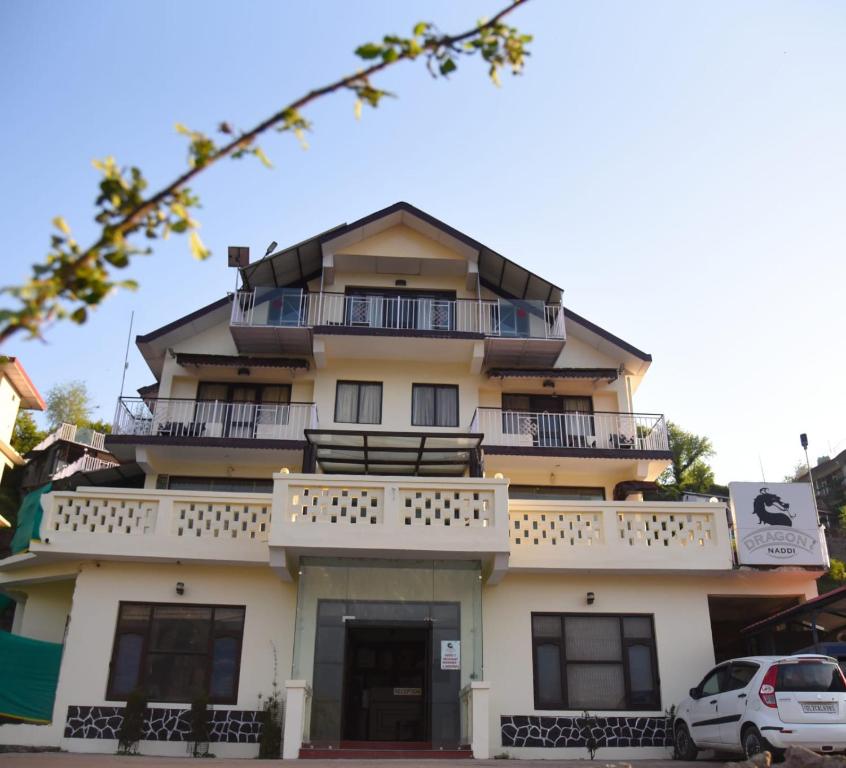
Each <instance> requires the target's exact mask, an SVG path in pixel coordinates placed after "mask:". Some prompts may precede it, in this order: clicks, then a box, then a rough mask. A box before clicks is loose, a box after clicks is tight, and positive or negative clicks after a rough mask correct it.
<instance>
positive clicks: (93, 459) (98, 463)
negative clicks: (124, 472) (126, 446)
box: [51, 454, 119, 480]
mask: <svg viewBox="0 0 846 768" xmlns="http://www.w3.org/2000/svg"><path fill="white" fill-rule="evenodd" d="M117 466H119V464H118V462H117V461H110V460H109V459H101V458H100V457H99V456H92V455H91V454H85V455H84V456H80V457H79V458H78V459H77V460H76V461H72V462H71V463H70V464H65V466H63V467H61V468H60V469H59V470H58V471H56V472H55V473H54V474H53V476H52V478H51V479H52V480H59V479H60V478H62V477H70V476H71V475H73V474H76V473H77V472H96V471H97V470H98V469H106V468H108V467H117Z"/></svg>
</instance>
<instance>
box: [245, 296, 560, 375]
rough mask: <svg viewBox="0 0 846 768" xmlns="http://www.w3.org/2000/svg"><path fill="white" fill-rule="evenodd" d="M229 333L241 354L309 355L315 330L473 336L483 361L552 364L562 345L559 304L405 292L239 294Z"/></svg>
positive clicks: (324, 331)
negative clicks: (482, 351)
mask: <svg viewBox="0 0 846 768" xmlns="http://www.w3.org/2000/svg"><path fill="white" fill-rule="evenodd" d="M230 329H231V332H232V337H233V339H234V341H235V344H236V346H237V347H238V349H239V351H240V352H245V353H246V352H250V353H255V352H259V353H261V352H264V353H268V352H278V353H284V354H310V353H311V351H312V335H313V334H314V333H318V334H324V335H331V334H347V335H349V334H362V335H379V336H425V337H436V338H469V339H473V338H478V339H484V340H485V357H486V361H487V363H488V364H489V365H552V364H553V363H554V362H555V360H556V359H557V357H558V354H559V353H560V352H561V350H562V348H563V346H564V342H565V336H566V335H565V329H564V311H563V309H562V307H561V306H560V305H559V304H545V303H544V302H542V301H534V300H520V299H496V300H488V299H485V300H483V299H455V298H449V297H447V296H444V295H438V294H436V293H432V294H414V293H411V292H408V293H404V292H403V293H400V292H395V293H390V292H385V293H377V292H375V290H374V292H373V293H365V292H360V293H355V294H352V293H346V294H344V293H330V292H319V293H306V292H304V291H300V290H291V289H284V288H264V289H262V288H257V289H255V290H252V291H239V292H238V293H237V294H236V296H235V300H234V301H233V303H232V316H231V321H230Z"/></svg>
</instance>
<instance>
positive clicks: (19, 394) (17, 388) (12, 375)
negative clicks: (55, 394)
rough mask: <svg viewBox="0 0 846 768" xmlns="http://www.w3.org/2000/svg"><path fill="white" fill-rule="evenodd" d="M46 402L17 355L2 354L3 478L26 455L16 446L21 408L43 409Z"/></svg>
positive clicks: (0, 430)
mask: <svg viewBox="0 0 846 768" xmlns="http://www.w3.org/2000/svg"><path fill="white" fill-rule="evenodd" d="M45 407H46V406H45V403H44V400H43V398H42V397H41V395H40V394H39V393H38V390H37V389H36V388H35V385H34V384H33V383H32V381H30V378H29V376H27V373H26V371H25V370H24V368H23V366H22V365H21V362H20V360H18V359H17V358H16V357H8V356H6V355H0V478H2V477H3V470H4V469H11V468H12V467H17V466H20V465H22V464H23V463H24V460H23V457H22V456H21V455H20V454H19V453H18V452H17V451H16V450H15V449H14V448H13V447H12V433H13V432H14V430H15V421H17V418H18V411H19V410H20V409H21V408H23V409H24V410H32V411H43V410H44V408H45Z"/></svg>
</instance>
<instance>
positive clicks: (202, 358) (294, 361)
mask: <svg viewBox="0 0 846 768" xmlns="http://www.w3.org/2000/svg"><path fill="white" fill-rule="evenodd" d="M176 363H177V365H183V366H184V365H194V366H207V365H219V366H227V367H233V368H234V367H244V368H294V369H302V370H308V368H309V364H308V361H307V360H303V359H301V358H275V357H251V356H249V355H209V354H198V353H194V352H177V353H176Z"/></svg>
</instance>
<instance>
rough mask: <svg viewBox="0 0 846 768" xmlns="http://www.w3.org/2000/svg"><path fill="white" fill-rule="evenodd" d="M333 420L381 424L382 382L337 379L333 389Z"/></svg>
mask: <svg viewBox="0 0 846 768" xmlns="http://www.w3.org/2000/svg"><path fill="white" fill-rule="evenodd" d="M335 421H336V422H338V423H343V424H381V423H382V384H381V383H380V382H371V381H339V382H338V385H337V388H336V390H335Z"/></svg>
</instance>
